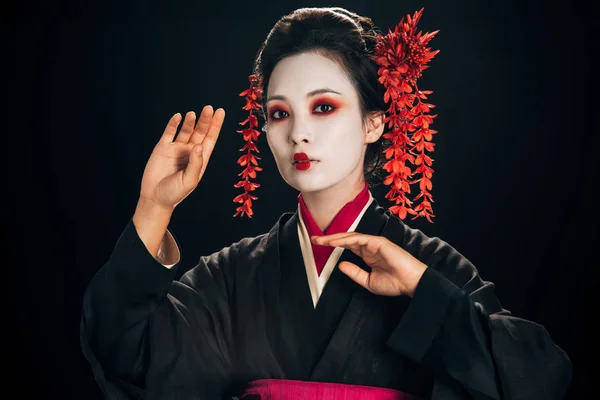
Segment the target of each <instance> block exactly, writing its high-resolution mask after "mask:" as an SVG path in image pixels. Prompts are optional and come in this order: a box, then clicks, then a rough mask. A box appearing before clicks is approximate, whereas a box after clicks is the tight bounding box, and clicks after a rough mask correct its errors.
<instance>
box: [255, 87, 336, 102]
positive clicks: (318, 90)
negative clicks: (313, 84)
mask: <svg viewBox="0 0 600 400" xmlns="http://www.w3.org/2000/svg"><path fill="white" fill-rule="evenodd" d="M323 93H335V94H339V95H340V96H341V95H342V94H341V93H340V92H336V91H335V90H333V89H329V88H322V89H316V90H313V91H311V92H308V94H307V95H306V97H313V96H316V95H318V94H323ZM271 100H286V98H285V96H280V95H275V96H271V97H269V98H268V99H267V103H268V102H269V101H271Z"/></svg>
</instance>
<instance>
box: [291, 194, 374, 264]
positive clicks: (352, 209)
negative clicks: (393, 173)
mask: <svg viewBox="0 0 600 400" xmlns="http://www.w3.org/2000/svg"><path fill="white" fill-rule="evenodd" d="M369 198H370V196H369V185H368V183H365V187H364V189H363V190H362V191H361V192H360V193H359V194H358V195H357V196H356V197H355V198H354V200H352V201H350V202H348V203H346V205H344V207H342V209H341V210H340V211H339V212H338V213H337V214H336V216H335V217H334V218H333V220H332V221H331V223H330V224H329V226H328V227H327V228H326V229H325V232H322V231H321V229H320V228H319V226H318V225H317V223H316V222H315V220H314V219H313V217H312V216H311V215H310V211H308V208H307V207H306V204H304V200H303V199H302V193H300V194H298V203H299V204H300V210H301V212H302V221H304V225H305V226H306V230H307V232H308V235H309V237H310V236H312V235H332V234H334V233H340V232H347V231H348V228H350V226H351V225H352V223H353V222H354V221H355V220H356V217H358V214H360V212H361V211H362V209H363V208H364V207H365V205H366V204H367V202H368V201H369ZM333 249H334V247H330V246H320V245H316V244H312V250H313V255H314V258H315V264H316V265H317V273H318V274H319V275H321V271H322V270H323V267H324V266H325V263H326V262H327V259H328V258H329V256H330V255H331V253H332V252H333Z"/></svg>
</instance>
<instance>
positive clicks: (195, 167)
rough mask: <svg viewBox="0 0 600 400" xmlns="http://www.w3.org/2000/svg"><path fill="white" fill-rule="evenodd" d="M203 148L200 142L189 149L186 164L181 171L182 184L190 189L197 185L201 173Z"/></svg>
mask: <svg viewBox="0 0 600 400" xmlns="http://www.w3.org/2000/svg"><path fill="white" fill-rule="evenodd" d="M202 152H203V149H202V145H201V144H197V145H195V146H194V147H193V148H192V151H190V155H189V160H188V165H187V167H185V170H184V171H183V186H184V187H185V188H186V189H188V190H191V189H193V188H195V187H196V186H198V182H199V181H200V176H201V174H202V164H204V160H203V155H202Z"/></svg>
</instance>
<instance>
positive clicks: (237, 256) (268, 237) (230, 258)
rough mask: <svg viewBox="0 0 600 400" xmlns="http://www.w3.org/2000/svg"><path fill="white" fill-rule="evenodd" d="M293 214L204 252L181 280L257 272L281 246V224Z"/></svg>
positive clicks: (193, 281)
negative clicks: (279, 235) (264, 230)
mask: <svg viewBox="0 0 600 400" xmlns="http://www.w3.org/2000/svg"><path fill="white" fill-rule="evenodd" d="M291 215H293V214H289V213H285V214H283V215H281V216H280V218H279V220H278V221H277V222H276V223H275V224H274V226H273V227H272V228H271V229H270V230H269V231H268V232H265V233H262V234H260V235H258V236H252V237H243V238H241V239H240V240H238V241H236V242H234V243H232V244H230V245H228V246H226V247H223V248H221V249H220V250H218V251H215V252H213V253H211V254H209V255H204V256H201V257H200V259H199V261H198V263H197V264H196V265H195V266H194V268H192V269H191V270H189V271H187V272H186V273H185V274H183V276H182V278H181V281H182V282H184V283H187V284H190V285H196V284H197V282H198V281H201V280H202V279H206V278H212V279H219V280H220V279H224V280H225V281H233V280H235V277H236V276H237V275H238V274H239V273H242V274H243V275H248V274H253V273H254V271H256V269H257V268H258V267H259V266H260V264H262V263H263V260H264V256H265V254H267V253H268V252H269V250H271V249H274V248H275V247H276V246H277V234H278V232H279V229H280V226H281V225H282V224H284V223H285V221H287V220H288V219H289V218H290V216H291ZM271 253H273V252H271ZM275 253H276V252H275Z"/></svg>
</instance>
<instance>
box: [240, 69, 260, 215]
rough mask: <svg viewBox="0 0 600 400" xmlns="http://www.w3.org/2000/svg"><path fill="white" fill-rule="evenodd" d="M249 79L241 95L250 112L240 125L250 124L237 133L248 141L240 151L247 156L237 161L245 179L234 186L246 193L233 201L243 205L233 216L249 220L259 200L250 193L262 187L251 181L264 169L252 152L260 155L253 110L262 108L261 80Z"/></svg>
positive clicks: (245, 108)
mask: <svg viewBox="0 0 600 400" xmlns="http://www.w3.org/2000/svg"><path fill="white" fill-rule="evenodd" d="M248 79H249V80H250V87H249V88H248V89H246V90H244V91H243V92H241V93H240V96H243V97H245V99H246V104H245V105H244V107H242V108H243V109H244V110H247V111H249V115H248V118H246V119H245V120H243V121H242V122H240V125H246V124H248V127H247V128H244V129H241V130H238V131H236V132H238V133H241V134H242V137H243V138H244V140H245V141H246V144H245V145H244V146H243V147H242V148H241V149H240V151H245V152H246V154H244V155H243V156H241V157H240V158H238V160H237V163H238V164H239V165H240V166H242V167H245V168H244V169H243V170H242V172H240V173H239V174H238V176H241V177H242V178H244V179H243V180H241V181H239V182H238V183H236V184H235V185H234V187H236V188H243V189H244V193H242V194H240V195H237V196H236V197H235V198H234V199H233V201H234V203H242V205H241V206H239V207H237V208H236V213H235V214H234V215H233V216H234V217H237V216H238V215H241V216H242V217H243V216H244V215H246V216H248V217H249V218H252V215H253V214H254V212H253V211H252V200H257V199H258V197H256V196H251V195H250V192H252V191H254V190H256V188H258V187H260V185H259V184H258V183H255V182H252V181H250V178H253V179H254V178H256V172H257V171H262V168H260V167H259V166H258V161H257V160H260V157H257V156H256V155H254V154H252V152H256V153H259V151H258V148H257V147H256V143H255V142H256V141H258V137H259V136H260V131H258V130H257V129H255V128H258V119H257V117H256V115H255V114H254V113H253V110H257V109H260V108H261V105H260V102H259V101H260V99H261V98H262V91H261V80H260V78H259V77H258V76H257V75H250V76H249V77H248Z"/></svg>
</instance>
